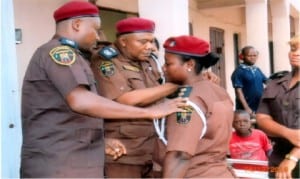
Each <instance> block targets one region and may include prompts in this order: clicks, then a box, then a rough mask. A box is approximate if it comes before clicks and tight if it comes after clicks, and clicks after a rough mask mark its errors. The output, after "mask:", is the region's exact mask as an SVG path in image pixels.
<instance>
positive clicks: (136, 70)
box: [123, 65, 140, 72]
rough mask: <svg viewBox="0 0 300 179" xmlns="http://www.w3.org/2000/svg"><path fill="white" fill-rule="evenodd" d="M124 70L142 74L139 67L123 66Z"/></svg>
mask: <svg viewBox="0 0 300 179" xmlns="http://www.w3.org/2000/svg"><path fill="white" fill-rule="evenodd" d="M123 69H124V70H129V71H134V72H140V69H139V68H138V67H135V66H131V65H123Z"/></svg>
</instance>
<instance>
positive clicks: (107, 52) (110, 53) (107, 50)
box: [98, 46, 119, 60]
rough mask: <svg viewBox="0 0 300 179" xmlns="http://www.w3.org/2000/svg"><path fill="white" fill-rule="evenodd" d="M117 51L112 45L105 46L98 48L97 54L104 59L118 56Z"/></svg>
mask: <svg viewBox="0 0 300 179" xmlns="http://www.w3.org/2000/svg"><path fill="white" fill-rule="evenodd" d="M118 54H119V53H118V51H116V50H115V49H114V48H112V47H108V46H105V47H103V48H102V49H101V50H99V52H98V55H99V56H101V57H102V58H104V59H105V60H110V59H112V58H114V57H116V56H118Z"/></svg>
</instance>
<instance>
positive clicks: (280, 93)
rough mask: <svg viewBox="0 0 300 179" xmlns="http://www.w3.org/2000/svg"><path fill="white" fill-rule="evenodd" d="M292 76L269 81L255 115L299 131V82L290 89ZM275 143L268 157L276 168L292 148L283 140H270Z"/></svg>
mask: <svg viewBox="0 0 300 179" xmlns="http://www.w3.org/2000/svg"><path fill="white" fill-rule="evenodd" d="M291 78H292V74H291V73H289V74H287V75H286V76H284V77H282V78H279V79H275V80H272V81H270V82H269V83H268V84H267V87H266V88H265V91H264V93H263V96H262V98H261V101H260V104H259V107H258V110H257V113H263V114H267V115H270V116H272V118H273V119H274V120H275V121H276V122H277V123H279V124H281V125H284V126H286V127H288V128H292V129H300V117H299V116H300V95H299V82H298V83H297V84H296V85H295V86H294V87H293V88H291V89H289V83H290V81H291ZM271 139H272V141H274V142H275V145H274V146H273V152H272V154H271V156H270V159H269V161H270V164H271V166H278V165H279V163H280V162H281V161H282V160H283V159H284V157H285V155H286V154H287V153H289V152H290V151H291V149H292V148H293V147H294V146H293V144H291V143H290V142H289V141H288V140H286V139H283V138H271Z"/></svg>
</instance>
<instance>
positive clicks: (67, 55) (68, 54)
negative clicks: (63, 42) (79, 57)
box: [49, 46, 76, 66]
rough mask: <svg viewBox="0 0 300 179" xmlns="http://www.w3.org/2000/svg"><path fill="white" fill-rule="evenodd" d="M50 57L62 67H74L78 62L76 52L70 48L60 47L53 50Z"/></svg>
mask: <svg viewBox="0 0 300 179" xmlns="http://www.w3.org/2000/svg"><path fill="white" fill-rule="evenodd" d="M49 55H50V56H51V58H52V60H53V61H54V62H55V63H57V64H60V65H67V66H69V65H72V64H73V63H74V62H75V60H76V55H75V52H74V51H73V50H72V49H71V48H70V47H69V46H59V47H55V48H53V49H52V50H51V51H50V52H49Z"/></svg>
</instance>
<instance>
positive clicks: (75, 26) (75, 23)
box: [71, 18, 82, 31]
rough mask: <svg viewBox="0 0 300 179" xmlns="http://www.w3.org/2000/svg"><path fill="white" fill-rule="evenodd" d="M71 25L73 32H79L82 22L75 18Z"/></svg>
mask: <svg viewBox="0 0 300 179" xmlns="http://www.w3.org/2000/svg"><path fill="white" fill-rule="evenodd" d="M71 23H72V28H73V29H74V30H75V31H79V29H80V26H81V23H82V20H81V19H80V18H76V19H73V20H72V22H71Z"/></svg>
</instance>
